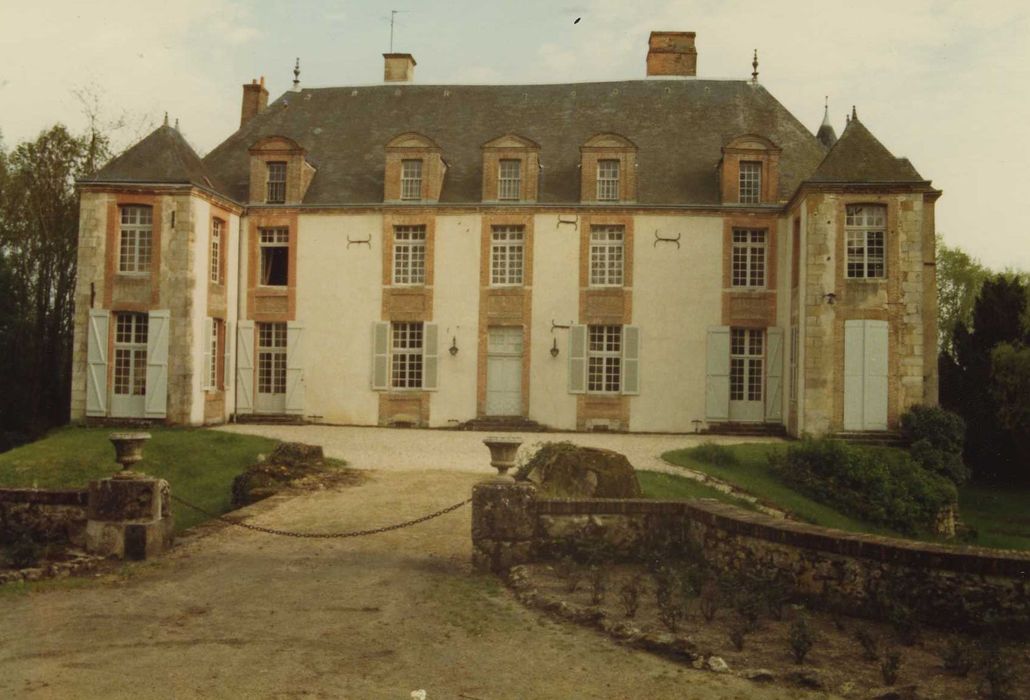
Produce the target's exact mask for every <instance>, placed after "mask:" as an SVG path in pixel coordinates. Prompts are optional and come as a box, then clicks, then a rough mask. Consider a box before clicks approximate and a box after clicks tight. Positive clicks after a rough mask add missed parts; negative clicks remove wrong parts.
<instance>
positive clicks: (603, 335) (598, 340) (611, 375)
mask: <svg viewBox="0 0 1030 700" xmlns="http://www.w3.org/2000/svg"><path fill="white" fill-rule="evenodd" d="M622 329H623V327H622V326H621V325H617V324H599V325H589V324H588V325H587V331H586V332H587V343H586V362H587V367H586V375H587V377H586V393H588V394H605V395H617V394H621V393H622V387H623V382H622V380H623V377H622V372H623V369H624V367H623V358H622V350H623V338H622ZM595 370H596V371H595Z"/></svg>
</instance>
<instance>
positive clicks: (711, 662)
mask: <svg viewBox="0 0 1030 700" xmlns="http://www.w3.org/2000/svg"><path fill="white" fill-rule="evenodd" d="M708 670H710V671H715V672H716V673H728V672H729V670H730V667H729V664H727V663H726V662H725V661H723V659H722V657H721V656H709V657H708Z"/></svg>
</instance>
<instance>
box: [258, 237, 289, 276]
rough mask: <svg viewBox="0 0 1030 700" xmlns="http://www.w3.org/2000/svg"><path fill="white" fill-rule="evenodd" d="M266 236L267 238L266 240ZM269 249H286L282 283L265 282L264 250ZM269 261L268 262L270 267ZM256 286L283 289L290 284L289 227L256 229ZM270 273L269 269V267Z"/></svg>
mask: <svg viewBox="0 0 1030 700" xmlns="http://www.w3.org/2000/svg"><path fill="white" fill-rule="evenodd" d="M266 238H267V239H268V240H266ZM270 249H285V250H286V265H285V267H286V278H285V280H284V281H283V283H282V284H271V283H268V282H265V279H266V275H265V268H266V264H265V251H266V250H270ZM270 265H271V263H269V264H268V266H269V267H270ZM257 272H258V286H261V287H266V288H272V289H285V288H287V287H289V286H290V228H289V227H288V226H267V227H261V228H259V229H258V270H257ZM268 272H269V275H271V269H269V271H268Z"/></svg>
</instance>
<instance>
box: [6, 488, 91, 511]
mask: <svg viewBox="0 0 1030 700" xmlns="http://www.w3.org/2000/svg"><path fill="white" fill-rule="evenodd" d="M0 503H30V504H33V505H43V506H82V507H83V508H85V507H86V506H88V505H89V491H80V490H78V489H7V488H0Z"/></svg>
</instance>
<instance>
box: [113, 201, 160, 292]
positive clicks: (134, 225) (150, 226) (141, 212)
mask: <svg viewBox="0 0 1030 700" xmlns="http://www.w3.org/2000/svg"><path fill="white" fill-rule="evenodd" d="M118 210H119V211H118V222H119V228H118V274H120V275H149V274H150V272H151V269H150V268H151V265H152V264H153V259H154V258H153V255H154V208H153V207H151V206H147V205H144V204H124V205H122V206H120V207H119V208H118ZM133 215H135V216H133ZM127 219H130V220H127Z"/></svg>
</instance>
